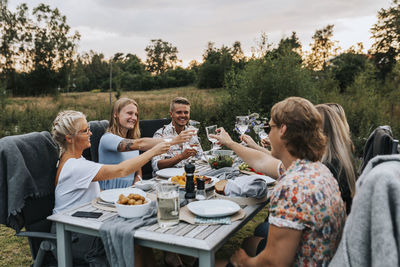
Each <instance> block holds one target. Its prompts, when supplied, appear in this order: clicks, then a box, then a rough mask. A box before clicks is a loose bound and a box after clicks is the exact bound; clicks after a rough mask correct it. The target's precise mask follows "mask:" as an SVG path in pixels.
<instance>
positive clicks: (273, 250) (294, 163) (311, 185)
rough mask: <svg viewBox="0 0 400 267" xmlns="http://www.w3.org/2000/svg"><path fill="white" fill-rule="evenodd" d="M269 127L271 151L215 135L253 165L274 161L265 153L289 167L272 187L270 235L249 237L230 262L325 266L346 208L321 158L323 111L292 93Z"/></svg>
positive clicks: (223, 134) (277, 106)
mask: <svg viewBox="0 0 400 267" xmlns="http://www.w3.org/2000/svg"><path fill="white" fill-rule="evenodd" d="M269 127H270V129H271V130H270V133H269V137H270V142H271V154H270V155H268V154H266V153H263V152H260V151H257V150H254V149H251V148H246V147H243V146H242V145H240V144H238V143H236V142H233V141H232V139H231V138H230V137H229V135H228V134H227V133H226V132H225V131H224V130H223V129H220V133H219V134H218V135H214V136H213V137H214V138H217V139H218V141H219V142H220V143H221V144H223V145H226V146H228V147H229V148H231V149H233V150H234V151H235V152H236V153H237V154H238V155H239V156H240V157H242V158H243V159H244V160H245V161H246V162H248V163H249V164H251V166H253V168H255V166H257V167H258V169H261V166H262V165H269V164H270V163H268V162H267V161H264V160H265V159H268V158H269V159H273V158H275V159H279V160H281V162H282V164H283V166H284V167H285V169H286V171H284V170H283V168H281V173H280V176H279V177H278V179H277V181H276V185H275V186H274V188H273V190H272V194H271V199H270V206H269V218H268V222H269V231H268V239H263V238H261V237H253V238H251V239H250V241H249V242H248V243H247V246H245V249H246V251H245V250H243V249H239V250H237V251H236V252H235V253H234V254H233V256H232V257H231V258H230V263H229V264H230V266H232V265H233V266H266V265H284V266H289V265H290V266H292V265H295V266H305V265H310V266H315V265H321V266H326V265H327V264H328V263H329V261H330V260H331V258H332V257H333V255H334V253H335V250H336V248H337V245H338V243H339V241H340V237H341V232H342V229H343V226H344V221H345V216H346V213H345V206H344V203H343V200H342V198H341V196H340V191H339V186H338V184H337V181H336V180H335V178H334V177H333V175H332V173H331V172H330V171H329V169H328V168H327V167H326V166H325V165H324V164H322V163H321V162H320V160H321V158H322V156H323V154H324V151H325V146H326V137H325V136H324V134H323V132H322V119H321V116H320V114H319V113H318V111H317V110H316V108H315V107H314V105H313V104H312V103H311V102H310V101H308V100H306V99H304V98H300V97H289V98H287V99H285V100H283V101H281V102H279V103H276V104H275V105H274V106H273V107H272V110H271V119H270V122H269ZM246 152H247V153H246ZM259 154H261V155H263V158H262V159H259V158H257V155H259ZM275 164H276V163H275ZM225 264H226V261H225V262H224V261H222V262H218V265H217V266H224V265H225Z"/></svg>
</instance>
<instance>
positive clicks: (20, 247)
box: [0, 87, 267, 267]
mask: <svg viewBox="0 0 400 267" xmlns="http://www.w3.org/2000/svg"><path fill="white" fill-rule="evenodd" d="M226 95H227V93H226V92H225V91H223V90H222V89H209V90H204V89H202V90H199V89H196V88H195V87H181V88H169V89H162V90H154V91H135V92H123V93H122V95H121V97H129V98H133V99H135V100H136V101H137V102H138V104H139V111H140V119H154V118H163V117H169V114H168V111H169V102H170V101H171V100H172V99H173V98H174V97H176V96H184V97H187V98H188V99H189V100H190V101H191V103H192V109H191V117H192V118H193V119H197V120H200V121H204V120H207V118H208V117H209V116H210V115H211V114H213V113H212V110H213V107H216V106H217V105H218V104H219V103H220V100H221V98H223V97H224V96H226ZM109 97H110V96H109V93H101V92H98V93H91V92H84V93H66V94H61V95H60V96H58V97H56V98H54V97H15V98H8V99H7V101H6V106H5V108H4V109H3V111H2V112H1V113H0V138H1V137H3V136H7V135H15V134H24V133H29V132H33V131H45V130H47V131H48V130H50V126H51V122H52V121H53V120H54V118H55V116H56V114H57V113H58V112H59V111H60V110H64V109H75V110H79V111H82V112H84V113H85V114H86V115H87V117H88V120H99V119H108V117H109V109H110V104H109V101H110V100H109ZM111 99H112V101H115V96H114V94H113V95H112V98H111ZM203 126H205V125H203ZM203 139H205V138H203ZM205 142H206V143H207V145H209V144H208V143H209V142H207V141H205ZM266 215H267V209H266V208H264V209H263V210H262V211H261V212H259V214H257V216H256V217H254V218H253V219H252V220H251V221H250V222H248V223H247V224H246V225H245V226H244V227H243V228H242V229H241V230H240V231H239V232H238V233H236V234H235V235H234V236H233V237H231V238H230V239H229V240H228V241H227V243H226V244H225V245H224V246H223V247H222V248H221V249H220V250H219V251H218V252H217V254H216V258H229V257H230V256H231V255H232V253H233V252H234V250H235V249H237V248H238V247H240V245H241V242H242V240H243V239H244V238H245V237H247V236H250V235H252V233H253V231H254V228H255V227H256V226H257V225H258V224H259V223H261V222H263V221H264V219H265V217H266ZM14 234H15V232H14V230H11V229H10V228H7V227H5V226H4V225H0V236H1V238H0V248H1V249H0V267H5V266H29V265H30V264H31V263H32V260H31V256H30V250H29V245H28V241H27V239H26V238H20V237H15V236H14ZM155 255H156V259H157V261H158V262H160V265H161V261H162V253H161V252H160V251H156V253H155Z"/></svg>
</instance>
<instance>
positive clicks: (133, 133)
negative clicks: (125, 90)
mask: <svg viewBox="0 0 400 267" xmlns="http://www.w3.org/2000/svg"><path fill="white" fill-rule="evenodd" d="M130 104H133V105H135V106H136V108H137V110H138V116H137V120H136V123H135V126H134V127H133V129H132V130H129V131H128V132H127V133H126V136H122V132H121V125H120V123H119V120H118V115H119V113H120V112H121V110H122V109H123V108H124V107H126V106H127V105H130ZM114 114H115V115H116V116H114ZM107 132H110V133H112V134H115V135H118V136H121V137H123V138H129V139H137V138H140V129H139V106H138V104H137V103H136V101H135V100H133V99H130V98H126V97H123V98H120V99H118V100H117V101H115V102H114V105H113V107H112V109H111V116H110V125H109V126H108V129H107Z"/></svg>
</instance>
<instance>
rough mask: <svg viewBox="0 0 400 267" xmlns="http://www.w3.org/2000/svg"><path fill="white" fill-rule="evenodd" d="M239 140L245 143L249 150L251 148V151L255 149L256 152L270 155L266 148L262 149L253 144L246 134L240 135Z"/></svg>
mask: <svg viewBox="0 0 400 267" xmlns="http://www.w3.org/2000/svg"><path fill="white" fill-rule="evenodd" d="M240 140H242V141H243V142H245V143H246V144H247V145H248V146H249V147H250V148H252V149H255V150H258V151H261V152H264V153H267V154H270V153H271V152H270V151H269V150H268V149H266V148H264V147H262V146H259V145H257V144H256V142H254V140H253V138H251V137H250V136H249V135H247V134H242V135H241V136H240Z"/></svg>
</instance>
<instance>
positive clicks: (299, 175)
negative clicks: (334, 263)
mask: <svg viewBox="0 0 400 267" xmlns="http://www.w3.org/2000/svg"><path fill="white" fill-rule="evenodd" d="M269 212H270V213H269V219H268V221H269V223H270V224H273V225H275V226H277V227H285V228H292V229H297V230H301V231H302V236H301V240H300V243H299V247H298V249H297V251H296V256H295V261H294V266H327V265H328V264H329V262H330V260H331V258H332V257H333V255H334V253H335V251H336V248H337V245H338V244H339V241H340V237H341V234H342V230H343V226H344V222H345V216H346V210H345V206H344V203H343V200H342V198H341V196H340V191H339V186H338V184H337V182H336V179H335V178H334V177H333V175H332V173H331V172H330V171H329V169H328V168H327V167H326V166H325V165H323V164H322V163H321V162H319V161H318V162H311V161H309V160H296V161H294V162H293V163H292V164H291V165H290V167H289V168H288V169H287V170H286V172H284V173H283V174H282V175H281V176H280V177H279V178H278V180H277V183H276V185H275V186H274V189H273V191H272V195H271V204H270V211H269Z"/></svg>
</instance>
